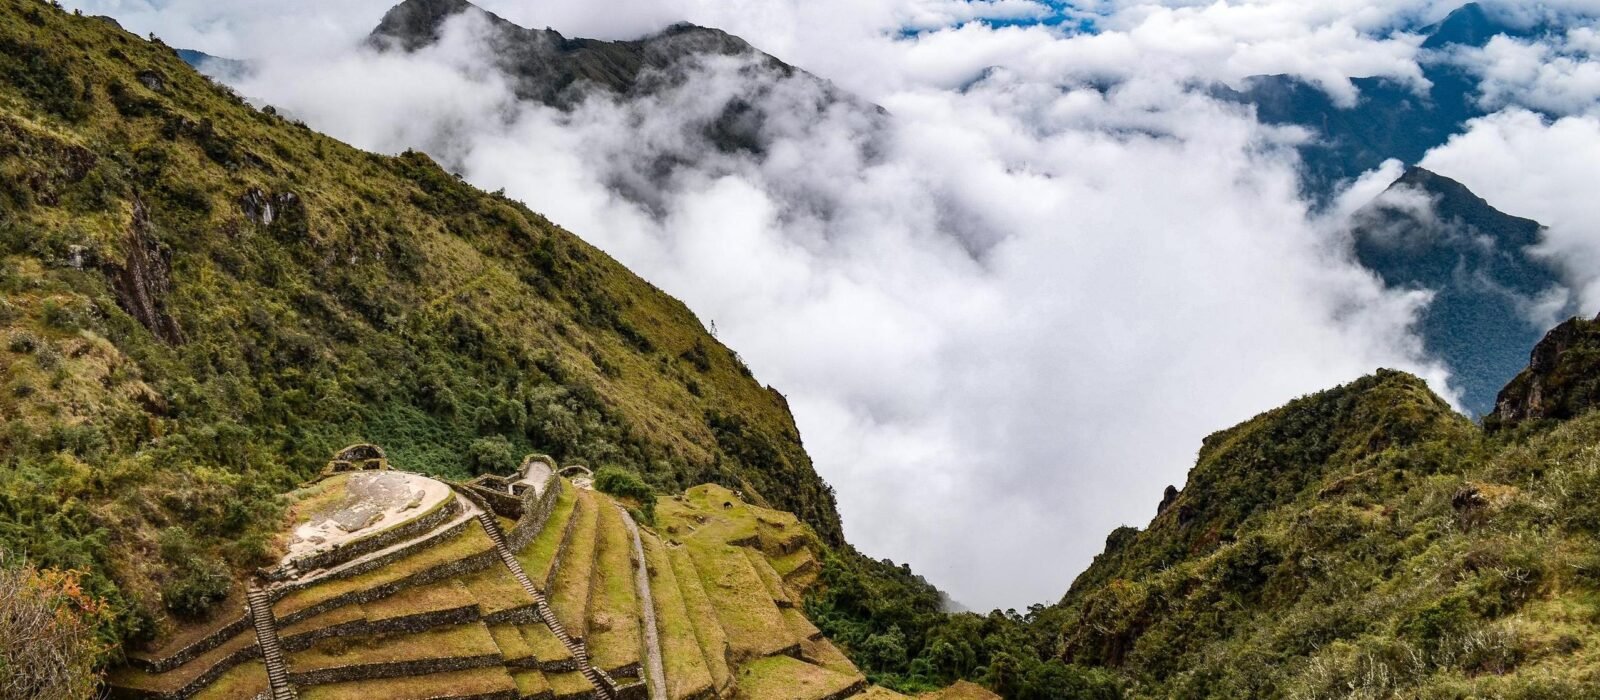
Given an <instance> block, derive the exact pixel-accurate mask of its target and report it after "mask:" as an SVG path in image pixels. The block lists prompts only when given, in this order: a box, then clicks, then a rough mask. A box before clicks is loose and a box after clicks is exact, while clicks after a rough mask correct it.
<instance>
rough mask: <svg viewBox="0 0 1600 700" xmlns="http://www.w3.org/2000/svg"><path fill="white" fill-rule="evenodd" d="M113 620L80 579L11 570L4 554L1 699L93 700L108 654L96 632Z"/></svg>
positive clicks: (0, 574) (0, 559) (0, 564)
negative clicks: (100, 622) (102, 659)
mask: <svg viewBox="0 0 1600 700" xmlns="http://www.w3.org/2000/svg"><path fill="white" fill-rule="evenodd" d="M108 615H109V612H108V610H107V609H106V607H105V605H104V604H103V603H101V602H100V601H98V600H96V599H95V598H93V597H91V596H89V595H88V594H86V593H84V591H83V587H82V585H81V583H80V582H79V580H78V575H77V574H76V573H71V572H68V573H61V572H57V571H49V570H46V571H39V570H37V569H34V568H33V567H32V566H27V565H22V566H17V565H12V564H11V562H7V561H6V560H5V556H4V554H3V553H0V697H6V698H42V699H45V700H58V699H59V700H70V699H72V698H87V697H93V696H94V694H95V690H96V688H97V686H98V684H99V678H98V676H97V674H96V673H95V666H96V664H97V662H98V657H99V655H100V654H101V653H102V652H103V651H104V650H105V648H104V647H103V646H102V645H101V644H99V643H98V642H97V641H96V640H95V636H94V627H95V624H96V623H97V622H98V618H104V617H106V616H108Z"/></svg>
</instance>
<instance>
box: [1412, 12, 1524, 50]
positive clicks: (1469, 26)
mask: <svg viewBox="0 0 1600 700" xmlns="http://www.w3.org/2000/svg"><path fill="white" fill-rule="evenodd" d="M1423 31H1424V32H1426V33H1427V34H1428V39H1427V40H1426V41H1424V42H1422V48H1424V49H1443V48H1448V47H1450V46H1457V45H1459V46H1475V47H1481V46H1484V45H1485V44H1488V43H1489V40H1490V39H1493V38H1494V37H1495V36H1497V35H1500V34H1510V35H1513V36H1517V35H1520V34H1522V33H1523V32H1520V31H1518V30H1517V29H1516V28H1514V27H1510V26H1507V25H1505V24H1502V23H1501V22H1498V21H1496V20H1495V18H1493V17H1491V16H1490V15H1489V13H1488V11H1486V10H1485V9H1484V8H1483V6H1482V5H1480V4H1478V3H1475V2H1469V3H1467V4H1465V5H1462V6H1461V7H1458V8H1456V10H1455V11H1454V12H1451V13H1450V14H1449V15H1447V16H1445V18H1444V19H1443V20H1442V21H1440V22H1439V23H1438V24H1435V25H1433V26H1432V27H1429V28H1427V29H1424V30H1423Z"/></svg>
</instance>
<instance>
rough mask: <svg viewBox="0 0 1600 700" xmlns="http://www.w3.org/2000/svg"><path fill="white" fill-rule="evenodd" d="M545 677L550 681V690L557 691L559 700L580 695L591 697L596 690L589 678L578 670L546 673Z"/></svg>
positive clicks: (556, 694)
mask: <svg viewBox="0 0 1600 700" xmlns="http://www.w3.org/2000/svg"><path fill="white" fill-rule="evenodd" d="M544 677H545V680H547V681H549V682H550V690H551V691H553V692H554V693H555V696H556V698H557V700H560V699H561V698H570V697H578V696H581V697H590V694H592V693H593V692H594V686H593V685H591V684H590V683H589V679H587V678H584V677H583V674H581V673H578V672H577V671H568V672H566V673H546V674H544Z"/></svg>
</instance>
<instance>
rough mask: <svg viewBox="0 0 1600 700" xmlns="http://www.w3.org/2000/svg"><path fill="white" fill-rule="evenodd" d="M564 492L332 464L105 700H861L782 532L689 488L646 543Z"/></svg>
mask: <svg viewBox="0 0 1600 700" xmlns="http://www.w3.org/2000/svg"><path fill="white" fill-rule="evenodd" d="M569 473H573V474H576V475H579V476H577V477H576V478H574V479H571V480H569V479H567V478H565V477H562V476H559V475H558V473H557V470H556V468H555V464H554V462H553V461H552V460H550V459H548V458H545V457H541V456H530V457H529V458H528V459H526V460H524V463H523V465H522V467H521V468H520V469H519V471H518V473H516V474H512V475H508V476H486V477H479V478H477V479H474V480H472V481H471V482H467V483H462V484H444V483H442V482H438V481H435V480H433V479H429V478H427V477H424V476H421V475H416V474H410V473H406V472H403V471H397V470H392V469H391V468H390V465H389V462H388V460H387V459H386V457H385V456H384V454H383V451H382V450H381V449H379V448H377V447H375V446H370V445H357V446H352V447H350V448H347V449H345V450H341V451H340V453H338V454H337V455H335V457H334V459H332V460H331V461H330V462H329V465H328V468H327V469H326V470H325V471H324V473H323V476H322V477H321V478H319V479H318V480H317V481H315V482H313V483H311V484H308V485H307V486H305V487H303V488H301V489H300V490H298V491H296V492H294V493H293V494H290V499H291V502H292V505H291V513H292V516H293V523H292V526H291V527H290V528H289V529H288V531H287V532H286V533H285V535H284V537H283V541H282V543H281V544H283V546H284V551H285V552H286V554H285V556H284V558H283V560H282V561H281V562H280V563H279V564H278V565H276V566H273V567H270V568H268V569H263V570H260V571H258V572H256V574H255V575H254V576H252V577H251V581H249V582H246V583H245V584H242V585H241V589H243V588H246V587H248V588H250V589H251V593H252V594H251V596H250V597H249V600H248V602H247V601H246V600H245V599H244V597H243V596H240V597H239V598H240V600H239V602H238V603H236V604H235V606H234V607H233V609H232V610H231V611H229V614H223V615H220V616H218V617H217V618H216V619H213V620H211V621H209V622H205V623H197V624H195V625H192V626H191V627H190V628H186V629H184V630H180V632H179V634H177V635H174V636H173V637H172V638H171V639H170V640H169V641H168V643H167V644H166V645H165V646H163V647H161V648H158V649H154V650H150V651H146V652H141V653H138V654H133V655H130V660H129V663H128V664H127V665H126V666H124V667H122V668H119V669H117V670H115V671H114V672H113V673H112V675H111V679H110V683H111V686H112V694H113V696H114V697H122V698H159V699H163V700H166V699H172V700H179V699H184V698H253V697H271V698H274V700H277V699H279V698H289V697H299V698H308V699H309V698H321V699H327V700H341V699H346V698H349V699H359V700H375V699H377V698H396V699H402V700H403V699H406V698H414V699H416V700H421V699H423V698H429V699H440V698H542V699H549V700H556V699H569V700H576V699H580V698H585V699H586V698H629V699H631V698H647V697H648V698H651V700H684V699H696V700H698V699H709V698H734V697H741V698H744V697H748V698H779V697H782V698H794V699H795V700H829V699H833V698H845V697H851V696H854V695H857V694H860V693H863V692H865V691H867V690H868V688H867V684H866V680H865V678H863V677H862V675H861V673H860V672H859V671H858V670H857V669H856V668H855V666H853V665H852V664H851V663H850V661H849V660H848V659H847V658H846V657H845V655H844V654H843V653H841V652H840V651H839V650H838V649H837V648H835V647H834V646H833V645H832V644H831V643H829V642H828V641H827V640H826V639H824V638H823V637H822V635H821V633H820V632H818V631H817V628H816V627H815V626H814V625H812V624H811V622H810V621H809V620H807V619H806V618H805V616H804V615H803V614H802V613H801V612H800V609H799V607H798V603H799V601H800V599H801V594H802V593H803V592H804V590H805V588H806V587H807V586H809V585H810V584H811V583H812V582H813V581H814V580H815V578H816V575H817V571H818V566H817V559H816V549H815V536H814V535H813V534H812V533H811V532H810V530H809V529H808V528H806V527H805V526H804V525H802V524H801V523H799V521H798V520H796V519H795V518H794V517H793V516H792V515H789V514H787V513H781V512H778V511H771V510H766V509H762V508H758V507H755V506H751V505H748V504H745V503H744V502H743V501H742V500H740V499H739V498H738V495H737V494H736V493H734V492H732V491H729V490H728V489H725V488H722V487H718V486H710V485H707V486H700V487H696V488H694V489H690V490H689V491H688V492H687V493H685V494H683V495H681V496H675V497H672V498H663V499H660V500H659V501H658V502H657V506H656V513H657V523H656V524H657V528H656V529H654V530H652V529H650V528H645V527H640V526H637V525H636V524H635V523H634V522H633V521H632V517H631V516H630V515H629V513H628V511H627V510H626V509H625V507H624V506H625V504H622V503H619V502H616V501H614V500H613V499H612V498H610V497H609V496H606V495H604V494H601V493H598V492H596V491H593V490H590V489H588V488H586V487H587V486H588V484H589V479H587V478H583V477H586V476H588V473H587V470H581V471H579V470H572V471H570V472H569ZM264 649H265V650H266V653H265V654H263V650H264ZM658 669H659V670H658ZM657 673H659V674H660V675H662V676H663V677H662V678H659V679H657V678H650V677H648V676H651V675H652V674H657ZM872 692H873V693H874V694H877V693H880V692H881V691H879V690H877V689H873V690H872ZM880 696H881V695H880ZM890 696H892V694H891V695H890Z"/></svg>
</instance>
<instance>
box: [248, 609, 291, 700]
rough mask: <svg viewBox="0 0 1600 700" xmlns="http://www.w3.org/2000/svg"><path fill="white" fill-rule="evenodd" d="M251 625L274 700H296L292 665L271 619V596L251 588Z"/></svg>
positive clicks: (276, 625)
mask: <svg viewBox="0 0 1600 700" xmlns="http://www.w3.org/2000/svg"><path fill="white" fill-rule="evenodd" d="M245 599H246V601H248V602H247V604H246V607H247V608H249V612H250V624H251V626H253V627H255V631H256V646H257V647H259V648H260V649H261V658H262V660H263V661H264V662H265V663H266V666H267V684H268V687H269V688H270V689H271V691H270V697H271V700H295V699H296V695H295V692H294V686H293V685H291V684H290V683H289V665H288V663H287V662H286V660H285V657H284V654H283V643H282V642H280V641H279V640H278V621H277V620H276V619H275V618H274V617H273V616H272V595H271V594H269V593H267V591H266V590H264V589H262V588H260V587H258V586H256V585H255V584H251V585H250V587H249V589H248V590H246V591H245Z"/></svg>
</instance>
